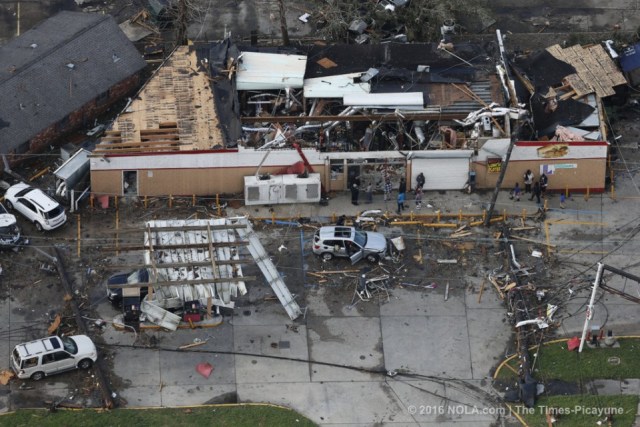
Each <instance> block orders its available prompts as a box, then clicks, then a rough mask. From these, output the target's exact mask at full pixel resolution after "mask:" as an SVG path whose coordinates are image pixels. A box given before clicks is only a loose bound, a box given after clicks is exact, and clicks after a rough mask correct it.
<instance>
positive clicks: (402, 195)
mask: <svg viewBox="0 0 640 427" xmlns="http://www.w3.org/2000/svg"><path fill="white" fill-rule="evenodd" d="M424 183H425V177H424V174H423V173H422V172H420V173H419V174H418V176H417V177H416V189H415V202H416V210H420V209H421V208H422V193H423V190H424ZM406 193H407V183H406V181H405V179H404V178H400V186H399V187H398V199H397V202H398V210H397V211H396V213H397V214H398V215H400V214H401V213H402V211H403V210H405V209H406V206H405V204H404V202H405V200H406V197H407V196H406ZM385 195H386V193H385ZM385 200H387V198H386V197H385Z"/></svg>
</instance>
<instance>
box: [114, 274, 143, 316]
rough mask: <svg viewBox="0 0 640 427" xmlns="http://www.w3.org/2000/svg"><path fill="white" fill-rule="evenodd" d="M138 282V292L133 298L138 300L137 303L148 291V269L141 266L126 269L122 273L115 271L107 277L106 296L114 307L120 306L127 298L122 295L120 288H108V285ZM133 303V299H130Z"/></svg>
mask: <svg viewBox="0 0 640 427" xmlns="http://www.w3.org/2000/svg"><path fill="white" fill-rule="evenodd" d="M134 283H139V284H140V294H139V296H136V297H135V298H136V299H137V300H138V301H137V305H140V301H141V300H142V299H143V298H144V297H145V296H146V295H147V293H148V292H149V286H148V284H149V270H147V269H146V268H141V269H140V270H134V271H128V272H124V273H116V274H114V275H113V276H111V277H109V278H108V279H107V298H108V299H109V301H111V304H113V305H114V306H115V307H118V308H120V307H122V306H123V302H127V301H124V300H125V299H127V298H129V297H128V296H125V298H123V297H122V295H123V292H122V288H109V287H108V285H124V284H134ZM132 302H133V303H135V301H132Z"/></svg>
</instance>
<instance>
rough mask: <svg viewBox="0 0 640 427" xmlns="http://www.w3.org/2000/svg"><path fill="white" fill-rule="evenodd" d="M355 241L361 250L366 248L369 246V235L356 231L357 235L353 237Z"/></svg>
mask: <svg viewBox="0 0 640 427" xmlns="http://www.w3.org/2000/svg"><path fill="white" fill-rule="evenodd" d="M353 241H354V242H356V244H357V245H358V246H360V247H361V248H364V247H365V246H366V245H367V233H365V232H364V231H360V230H356V234H355V235H354V236H353Z"/></svg>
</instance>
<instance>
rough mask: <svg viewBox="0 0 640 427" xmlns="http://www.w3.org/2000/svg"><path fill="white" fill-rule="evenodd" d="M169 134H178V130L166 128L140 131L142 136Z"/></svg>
mask: <svg viewBox="0 0 640 427" xmlns="http://www.w3.org/2000/svg"><path fill="white" fill-rule="evenodd" d="M167 133H178V128H175V127H166V128H161V129H140V135H159V134H167Z"/></svg>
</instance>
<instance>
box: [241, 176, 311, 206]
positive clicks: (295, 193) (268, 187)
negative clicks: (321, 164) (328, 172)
mask: <svg viewBox="0 0 640 427" xmlns="http://www.w3.org/2000/svg"><path fill="white" fill-rule="evenodd" d="M261 178H262V179H261ZM319 201H320V174H319V173H311V174H308V176H306V177H304V178H301V177H299V176H298V175H274V176H270V177H260V176H258V177H256V176H245V177H244V203H245V205H246V206H251V205H277V204H284V203H314V202H319Z"/></svg>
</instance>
